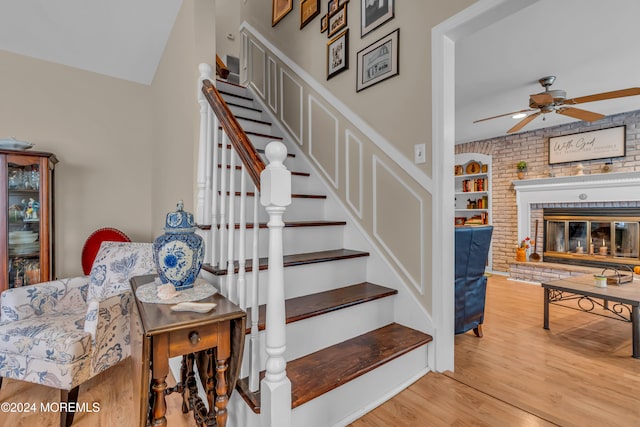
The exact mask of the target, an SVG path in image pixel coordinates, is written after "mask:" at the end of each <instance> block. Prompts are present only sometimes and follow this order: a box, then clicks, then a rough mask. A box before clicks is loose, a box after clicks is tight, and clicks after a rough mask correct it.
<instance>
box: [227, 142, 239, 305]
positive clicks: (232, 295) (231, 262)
mask: <svg viewBox="0 0 640 427" xmlns="http://www.w3.org/2000/svg"><path fill="white" fill-rule="evenodd" d="M229 158H230V162H229V166H230V167H229V215H228V218H229V222H228V224H229V226H228V228H229V232H228V233H229V234H228V235H227V285H226V286H227V292H229V300H231V302H233V303H235V304H237V303H238V289H237V288H236V286H235V269H236V266H235V256H234V253H233V245H234V243H235V242H234V241H233V239H234V236H235V231H236V216H235V213H236V207H235V206H236V205H235V204H236V153H235V151H234V150H231V153H230V154H229Z"/></svg>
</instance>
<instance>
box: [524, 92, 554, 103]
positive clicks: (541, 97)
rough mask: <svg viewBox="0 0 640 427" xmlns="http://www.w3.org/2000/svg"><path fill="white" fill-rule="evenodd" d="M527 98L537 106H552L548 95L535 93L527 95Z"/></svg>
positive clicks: (551, 98) (551, 99)
mask: <svg viewBox="0 0 640 427" xmlns="http://www.w3.org/2000/svg"><path fill="white" fill-rule="evenodd" d="M529 98H531V100H532V101H533V102H535V103H536V104H537V105H547V104H553V96H551V94H549V93H536V94H535V95H529Z"/></svg>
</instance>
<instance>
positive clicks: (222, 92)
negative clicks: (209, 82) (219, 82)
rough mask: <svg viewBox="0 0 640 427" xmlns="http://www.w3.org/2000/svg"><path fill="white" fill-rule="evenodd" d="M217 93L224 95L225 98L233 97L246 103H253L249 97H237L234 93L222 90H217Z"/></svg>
mask: <svg viewBox="0 0 640 427" xmlns="http://www.w3.org/2000/svg"><path fill="white" fill-rule="evenodd" d="M218 92H220V93H221V94H224V95H225V96H233V97H235V98H240V99H246V100H247V101H253V98H251V97H250V96H244V95H237V94H235V93H232V92H228V91H226V90H224V89H222V90H221V89H218ZM223 98H224V97H223Z"/></svg>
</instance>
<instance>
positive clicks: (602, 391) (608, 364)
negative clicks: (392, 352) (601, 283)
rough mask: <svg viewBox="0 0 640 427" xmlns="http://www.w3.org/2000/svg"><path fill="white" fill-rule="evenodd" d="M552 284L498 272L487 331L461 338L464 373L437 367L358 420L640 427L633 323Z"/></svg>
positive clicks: (458, 366)
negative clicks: (582, 305)
mask: <svg viewBox="0 0 640 427" xmlns="http://www.w3.org/2000/svg"><path fill="white" fill-rule="evenodd" d="M542 298H543V293H542V288H541V287H540V286H536V285H529V284H523V283H519V282H512V281H508V280H507V279H506V278H505V277H502V276H495V275H494V276H492V277H491V278H490V279H489V285H488V289H487V304H486V311H485V323H484V327H483V331H484V337H483V338H477V337H475V336H474V335H473V332H471V331H469V332H467V333H466V334H462V335H458V336H456V339H455V345H456V352H455V354H456V355H455V372H448V373H446V374H436V373H429V374H427V375H426V376H424V377H423V378H421V379H420V380H418V381H417V382H416V383H414V384H413V385H412V386H411V387H409V388H408V389H406V390H404V391H403V392H401V393H400V394H398V395H397V396H396V397H394V398H393V399H391V400H390V401H388V402H386V403H385V404H383V405H382V406H380V407H378V408H376V409H375V410H373V411H372V412H370V413H369V414H367V415H365V416H364V417H363V418H361V419H360V420H358V421H356V422H355V423H353V424H352V426H354V427H364V426H389V425H393V426H416V425H419V426H422V425H424V426H451V425H475V426H546V425H561V426H581V427H582V426H604V425H606V426H640V360H638V359H634V358H632V357H631V325H630V324H629V323H623V322H619V321H615V320H611V319H605V318H603V317H600V316H595V315H593V314H587V313H582V312H578V311H575V310H571V309H568V308H563V307H557V306H551V308H550V317H549V319H550V330H548V331H546V330H544V329H543V328H542Z"/></svg>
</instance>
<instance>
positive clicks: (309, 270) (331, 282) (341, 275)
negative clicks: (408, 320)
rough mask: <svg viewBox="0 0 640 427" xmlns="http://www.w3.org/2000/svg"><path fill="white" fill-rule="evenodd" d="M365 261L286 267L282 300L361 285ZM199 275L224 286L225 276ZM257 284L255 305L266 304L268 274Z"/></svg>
mask: <svg viewBox="0 0 640 427" xmlns="http://www.w3.org/2000/svg"><path fill="white" fill-rule="evenodd" d="M366 260H367V257H359V258H351V259H345V260H340V261H331V262H318V263H315V264H305V265H297V266H294V267H286V268H285V269H284V284H285V288H284V293H285V295H284V296H285V298H286V299H288V298H295V297H299V296H303V295H308V294H314V293H318V292H322V291H328V290H331V289H336V288H340V287H343V286H346V285H352V284H354V283H360V282H363V281H364V280H365V279H364V277H365V272H366ZM252 274H253V273H252V272H248V273H246V275H245V281H246V284H247V285H246V286H247V288H246V292H247V295H249V289H250V284H251V281H252ZM202 275H203V276H204V277H205V279H207V280H208V281H209V282H211V283H214V284H215V285H216V286H217V287H218V288H220V286H221V284H222V283H226V282H225V280H226V277H225V276H213V275H211V274H209V273H207V272H206V271H203V272H202ZM237 280H238V277H237V275H236V276H235V277H234V282H237ZM258 280H259V286H258V303H259V304H265V303H266V296H267V287H268V286H269V276H268V271H267V270H261V271H260V272H259V276H258ZM247 322H250V320H249V319H247Z"/></svg>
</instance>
